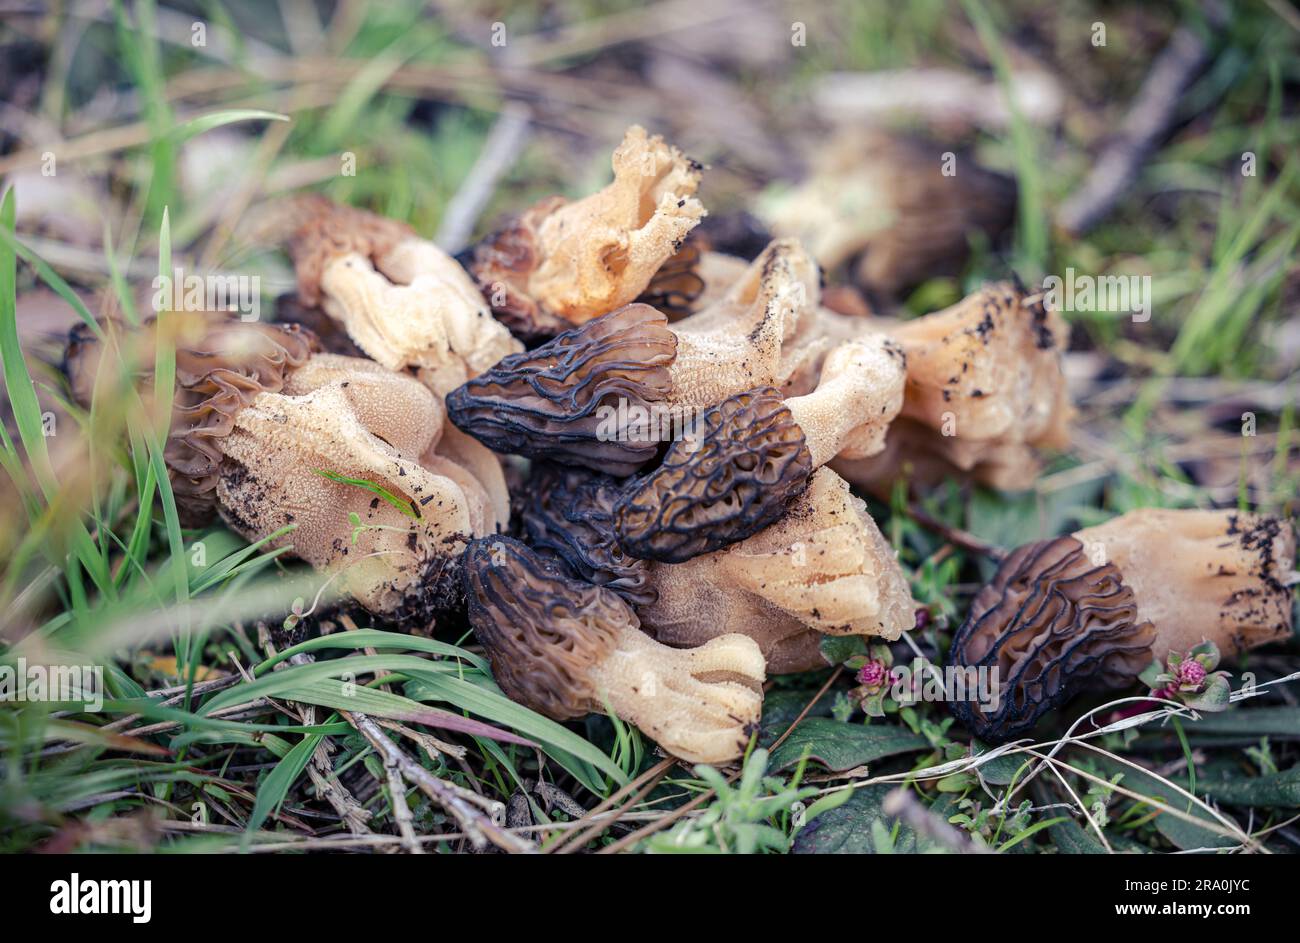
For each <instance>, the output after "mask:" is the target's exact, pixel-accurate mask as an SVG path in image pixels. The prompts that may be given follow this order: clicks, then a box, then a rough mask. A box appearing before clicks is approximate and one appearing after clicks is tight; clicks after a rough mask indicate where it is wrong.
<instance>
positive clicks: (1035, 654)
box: [949, 509, 1295, 742]
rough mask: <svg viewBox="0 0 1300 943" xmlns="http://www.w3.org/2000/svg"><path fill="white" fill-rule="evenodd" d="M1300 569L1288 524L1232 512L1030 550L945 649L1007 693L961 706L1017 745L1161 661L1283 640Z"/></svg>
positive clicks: (1005, 566)
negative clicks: (1078, 703)
mask: <svg viewBox="0 0 1300 943" xmlns="http://www.w3.org/2000/svg"><path fill="white" fill-rule="evenodd" d="M1294 560H1295V535H1294V533H1293V532H1292V529H1291V527H1290V525H1289V524H1288V523H1287V522H1286V521H1284V520H1282V519H1280V518H1277V517H1270V516H1267V515H1253V514H1242V513H1238V512H1235V511H1195V510H1187V511H1172V510H1158V509H1143V510H1139V511H1131V512H1129V513H1128V514H1125V515H1123V516H1121V517H1117V518H1115V519H1114V520H1111V521H1109V522H1107V523H1106V524H1103V525H1101V526H1099V527H1090V528H1087V529H1085V530H1081V531H1077V532H1076V533H1074V534H1071V535H1066V536H1064V537H1057V538H1054V539H1052V540H1045V541H1040V542H1038V543H1033V544H1028V545H1026V546H1024V547H1021V548H1019V549H1018V550H1016V551H1014V552H1013V553H1011V554H1010V555H1009V556H1008V557H1007V558H1006V560H1005V561H1003V563H1002V565H1001V566H1000V567H999V569H998V572H997V575H996V576H995V577H994V579H993V582H992V583H990V584H989V585H988V586H986V587H984V589H982V590H981V591H980V592H979V594H978V595H977V596H976V597H975V600H974V602H973V603H972V606H971V610H970V614H969V615H968V617H967V619H966V621H965V623H963V625H962V626H961V628H960V629H958V631H957V633H956V635H955V636H954V638H953V644H952V649H951V652H950V654H949V661H950V662H951V663H952V664H954V665H957V666H960V667H962V668H965V669H966V670H967V671H968V672H969V671H970V670H971V669H975V670H978V669H986V670H990V671H995V672H996V674H994V675H993V676H992V680H993V683H994V684H995V685H996V690H997V696H996V698H995V699H994V702H991V703H988V704H981V703H978V702H974V701H966V700H957V701H954V702H953V705H952V706H953V711H954V713H956V714H957V716H958V717H959V718H961V720H962V722H963V723H965V724H966V725H967V726H968V727H969V728H970V729H971V730H972V732H974V733H975V734H976V735H978V736H979V737H981V738H983V739H985V740H989V741H991V742H998V741H1003V740H1011V739H1015V738H1016V737H1019V736H1023V735H1025V734H1027V733H1028V732H1029V731H1030V730H1032V729H1033V727H1034V725H1035V724H1036V723H1037V722H1038V721H1039V719H1040V718H1042V717H1043V716H1044V715H1045V714H1047V713H1048V712H1049V711H1052V710H1055V709H1056V708H1059V707H1060V706H1061V705H1062V704H1064V703H1065V702H1066V701H1068V700H1069V699H1070V698H1072V697H1074V696H1075V695H1076V694H1078V693H1079V692H1080V691H1082V690H1085V689H1090V688H1120V687H1125V686H1128V685H1131V684H1132V683H1133V682H1134V681H1135V680H1136V679H1137V676H1138V675H1139V673H1141V671H1142V670H1143V669H1144V668H1146V667H1147V666H1148V665H1149V664H1150V663H1151V662H1152V659H1164V658H1166V657H1167V656H1168V655H1169V654H1170V653H1171V652H1178V653H1186V652H1188V651H1189V650H1190V649H1192V648H1193V647H1195V646H1196V645H1198V644H1200V643H1202V642H1205V641H1209V642H1213V643H1214V645H1215V646H1217V648H1218V649H1219V651H1220V652H1222V653H1223V654H1224V655H1228V656H1230V655H1233V654H1236V653H1237V652H1242V651H1246V650H1248V649H1251V648H1254V647H1256V646H1259V645H1264V644H1266V643H1268V642H1272V641H1278V640H1280V639H1284V638H1287V637H1289V636H1290V633H1291V612H1292V595H1293V594H1292V591H1291V590H1290V588H1289V587H1288V586H1287V585H1286V579H1285V577H1286V574H1288V573H1289V572H1290V569H1291V566H1292V564H1293V561H1294ZM968 687H969V685H968Z"/></svg>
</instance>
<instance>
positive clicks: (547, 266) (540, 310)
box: [469, 125, 704, 339]
mask: <svg viewBox="0 0 1300 943" xmlns="http://www.w3.org/2000/svg"><path fill="white" fill-rule="evenodd" d="M612 163H613V167H614V180H613V182H612V183H610V184H609V185H608V186H607V187H605V188H604V189H603V190H601V191H599V192H597V193H594V194H592V195H591V196H588V197H585V198H583V199H581V200H577V201H575V202H572V203H570V202H567V201H565V200H564V199H563V198H561V197H550V198H548V199H545V200H543V201H541V202H540V203H538V204H536V205H535V206H533V207H532V208H531V209H529V210H528V211H526V212H525V213H524V214H523V215H522V216H520V217H519V218H518V219H517V220H515V221H514V222H513V223H511V224H510V225H509V226H507V227H506V228H504V229H502V230H501V231H499V232H496V233H493V234H492V235H491V236H488V237H487V238H486V239H485V240H483V242H482V243H480V244H479V245H478V246H477V247H475V250H474V253H473V261H472V262H471V263H470V266H469V267H470V271H471V272H472V273H473V275H474V277H475V278H476V279H477V280H478V284H479V286H480V287H481V288H482V290H483V294H484V296H485V297H486V298H488V299H489V301H491V303H492V308H493V311H494V312H495V313H496V315H497V316H498V317H499V318H500V319H501V320H502V321H503V322H504V323H505V324H507V325H509V326H510V328H511V329H512V330H513V331H515V332H516V333H517V334H519V335H520V336H522V337H525V338H528V339H536V338H541V337H547V336H550V335H553V334H555V333H558V330H563V329H564V328H566V327H568V326H571V325H573V324H582V323H583V322H585V321H589V320H591V319H592V318H594V317H597V316H599V315H602V314H605V313H607V312H609V311H613V310H614V309H615V308H619V307H622V306H623V305H626V304H629V303H630V302H632V301H634V300H635V299H636V298H637V296H638V295H640V294H641V293H642V292H643V291H645V290H646V287H647V286H648V285H649V284H650V280H651V279H652V278H653V277H654V275H655V274H656V273H657V272H658V271H659V270H660V268H661V266H663V264H664V262H665V261H667V260H668V259H669V258H670V257H671V256H672V255H673V254H674V253H675V252H677V251H678V249H679V248H680V247H681V244H682V240H683V239H685V237H686V234H687V233H688V232H690V231H691V229H692V228H693V227H694V226H695V224H696V223H698V222H699V221H700V219H701V218H702V217H703V216H704V206H703V204H701V203H700V201H699V200H697V199H696V198H695V191H696V189H697V188H698V186H699V183H700V171H701V170H702V169H703V168H702V167H701V166H700V165H699V164H697V163H696V162H695V161H693V160H691V159H690V158H688V157H686V156H685V155H684V154H682V152H681V151H679V150H677V148H675V147H671V146H670V145H668V144H666V143H665V142H664V139H663V138H662V137H659V136H658V135H655V136H653V137H651V136H649V135H647V134H646V131H645V129H644V128H641V127H639V126H637V125H633V126H632V127H630V128H628V130H627V134H626V135H625V136H624V138H623V143H622V144H620V145H619V146H618V148H617V149H616V150H615V151H614V156H613V161H612Z"/></svg>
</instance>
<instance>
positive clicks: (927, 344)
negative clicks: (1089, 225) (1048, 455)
mask: <svg viewBox="0 0 1300 943" xmlns="http://www.w3.org/2000/svg"><path fill="white" fill-rule="evenodd" d="M872 320H873V319H867V323H868V324H870V322H871V321H872ZM880 328H881V329H882V330H884V331H885V333H887V334H888V336H889V337H890V338H891V339H893V340H894V341H896V342H897V343H898V344H899V345H900V346H901V347H902V348H903V350H904V352H905V353H906V354H907V393H906V396H905V398H904V401H903V410H902V413H901V415H900V418H899V421H898V422H897V423H895V424H894V426H893V427H892V428H891V430H890V433H889V439H890V440H894V441H887V442H886V447H885V450H884V451H883V452H882V453H881V454H880V455H879V456H877V457H875V458H871V459H867V460H854V459H853V458H852V457H851V456H844V457H843V458H842V459H841V460H840V461H838V462H836V463H835V470H836V471H838V472H839V473H840V474H841V475H843V476H844V477H845V478H847V479H848V480H849V481H850V482H852V483H854V484H859V485H863V486H866V487H870V486H876V485H879V484H881V483H882V482H888V481H889V480H892V479H893V478H896V477H898V476H899V475H900V474H901V473H902V472H903V471H904V466H905V465H906V463H907V462H909V461H911V460H912V459H913V458H915V459H916V466H915V467H914V469H913V472H914V477H919V476H920V475H923V474H926V473H927V472H929V473H931V474H932V476H933V475H940V474H941V473H943V472H947V473H949V474H951V473H952V472H954V471H957V472H962V473H968V474H974V475H975V476H976V477H977V479H978V480H980V481H982V482H983V483H985V484H989V485H991V486H993V487H996V488H1003V489H1018V488H1026V487H1028V486H1029V485H1030V484H1031V483H1032V482H1033V480H1034V477H1035V476H1036V475H1037V473H1038V469H1039V467H1040V466H1039V461H1038V459H1037V457H1036V454H1035V451H1034V450H1035V449H1043V448H1060V447H1062V446H1064V445H1066V444H1067V443H1068V441H1069V433H1068V423H1069V419H1070V416H1071V414H1072V409H1071V407H1070V403H1069V396H1068V391H1067V389H1066V382H1065V375H1064V372H1063V370H1062V355H1063V353H1064V351H1065V348H1066V345H1067V343H1068V340H1069V328H1068V326H1067V325H1066V324H1065V321H1064V320H1063V319H1062V318H1061V316H1060V314H1059V313H1058V312H1056V311H1053V310H1051V309H1049V308H1047V307H1045V306H1044V304H1043V302H1042V299H1041V298H1036V297H1027V296H1026V295H1025V293H1024V292H1023V291H1021V290H1019V289H1017V288H1015V287H1013V286H1011V285H1009V284H1000V285H992V286H989V287H986V288H984V289H981V290H980V291H978V292H976V293H975V294H973V295H971V296H969V297H968V298H966V299H964V300H963V301H961V302H958V303H957V304H956V305H953V306H952V307H951V308H947V309H945V310H943V311H938V312H935V313H934V314H929V315H925V316H924V317H920V318H916V319H915V320H912V321H905V322H901V323H893V324H888V323H886V324H882V325H880ZM927 483H928V482H927Z"/></svg>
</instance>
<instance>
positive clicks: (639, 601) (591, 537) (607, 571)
mask: <svg viewBox="0 0 1300 943" xmlns="http://www.w3.org/2000/svg"><path fill="white" fill-rule="evenodd" d="M622 494H623V483H622V482H621V481H620V480H618V479H616V478H611V477H610V476H609V475H601V474H597V473H595V472H591V471H587V470H585V469H579V468H573V467H567V466H563V465H551V464H546V463H534V465H533V468H532V474H531V475H530V476H529V479H528V483H527V494H526V496H525V498H524V503H523V507H522V510H521V513H520V520H521V523H522V525H523V528H524V532H525V533H526V534H527V535H528V543H529V545H530V546H532V547H533V548H534V549H535V550H537V551H538V552H541V553H550V554H553V555H554V556H556V557H558V558H559V559H560V560H562V561H563V562H564V563H565V564H566V565H567V566H568V568H569V570H570V571H571V572H572V575H574V576H576V577H578V578H580V579H582V580H585V581H586V582H588V583H592V584H594V585H596V586H603V587H605V588H606V589H610V590H613V591H614V592H616V593H618V594H619V595H620V596H622V597H623V599H625V600H626V601H627V602H628V603H629V604H631V605H633V606H640V605H645V604H646V603H650V602H653V601H654V598H655V592H654V589H653V588H651V587H649V586H647V585H646V581H647V578H648V570H649V564H648V563H647V562H646V561H645V560H639V559H636V558H634V557H631V556H629V555H628V554H627V553H625V552H624V550H623V548H622V547H620V546H619V544H618V538H617V535H616V534H615V532H614V508H615V505H616V504H617V503H618V499H619V498H620V497H621V496H622Z"/></svg>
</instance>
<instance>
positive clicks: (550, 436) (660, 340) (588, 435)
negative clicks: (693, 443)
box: [447, 242, 874, 475]
mask: <svg viewBox="0 0 1300 943" xmlns="http://www.w3.org/2000/svg"><path fill="white" fill-rule="evenodd" d="M816 291H817V269H816V266H814V265H813V264H812V261H811V260H810V259H809V258H808V257H807V254H806V253H804V252H803V251H802V250H801V249H800V248H799V246H798V244H797V243H789V242H775V243H773V244H772V245H771V246H769V247H768V249H767V250H766V251H765V252H764V253H763V254H762V255H761V256H759V258H758V259H756V260H755V261H754V263H753V264H752V265H750V266H749V267H748V269H747V270H746V272H745V274H744V276H743V277H742V278H741V279H739V280H738V281H737V282H736V283H735V284H734V285H732V286H731V287H730V289H729V290H728V292H727V293H726V295H725V296H724V297H723V298H722V299H721V300H720V301H718V303H717V304H715V305H713V306H711V307H710V308H708V309H706V310H704V311H701V312H699V313H697V314H695V315H692V316H691V317H689V318H686V319H684V320H682V321H678V322H676V323H675V324H673V325H671V326H670V325H669V324H668V320H667V318H666V317H665V316H664V315H663V314H662V313H661V312H659V311H657V310H655V309H654V308H651V307H649V306H648V305H644V304H631V305H628V306H627V307H625V308H620V309H619V310H617V311H613V312H611V313H610V314H607V315H604V316H603V317H600V318H596V319H595V320H592V321H589V322H587V323H586V324H584V325H582V326H581V327H578V328H574V329H572V330H569V331H566V332H564V333H563V334H561V335H559V336H558V337H555V338H553V339H552V340H550V341H548V342H546V343H544V344H542V345H541V346H539V347H536V348H534V349H533V350H530V351H526V352H524V353H520V354H515V355H512V356H510V357H506V358H505V359H503V360H502V361H501V362H500V363H499V364H497V365H496V366H495V367H493V368H492V369H491V370H488V371H486V372H484V373H483V374H482V375H481V376H479V377H476V378H475V379H473V380H471V381H469V382H468V383H466V384H465V386H463V387H461V388H460V389H457V390H454V391H453V392H452V393H451V394H450V395H449V396H448V397H447V407H448V411H449V413H450V415H451V419H452V421H453V422H454V423H456V425H458V426H459V427H460V428H462V429H464V430H465V431H467V432H469V433H470V434H471V435H473V436H474V437H475V438H477V439H478V440H479V441H481V442H483V443H484V444H486V445H488V446H489V447H491V448H492V449H494V450H495V451H497V452H503V453H517V454H521V455H527V456H529V457H533V458H549V459H552V460H554V461H558V462H563V463H565V464H572V465H585V466H587V467H589V468H592V469H595V470H597V471H604V472H608V473H610V474H614V475H628V474H631V473H632V472H634V471H636V470H637V469H638V468H640V467H641V466H643V465H645V464H646V463H647V462H649V461H651V460H652V459H654V458H655V457H656V456H657V454H658V453H659V450H660V447H661V445H662V444H663V443H664V442H666V441H668V440H670V439H672V438H674V437H676V436H677V435H679V434H680V433H681V430H682V429H683V427H687V426H689V425H691V424H692V423H693V422H694V420H695V418H696V416H695V414H696V411H697V410H699V409H700V408H702V407H708V406H714V405H716V404H718V403H720V402H722V401H723V400H724V399H726V398H727V397H728V396H732V395H735V394H737V393H740V392H742V391H745V390H751V389H754V388H756V387H764V386H779V385H780V384H781V383H782V381H783V374H782V371H783V369H784V366H783V362H782V355H781V351H782V345H783V344H784V342H785V339H786V338H787V337H789V336H791V334H792V333H793V332H794V331H795V330H796V329H797V328H798V325H799V322H800V319H801V318H803V317H804V316H805V315H806V313H807V312H808V311H809V310H811V306H810V305H811V303H815V299H816ZM873 343H874V341H873Z"/></svg>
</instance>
